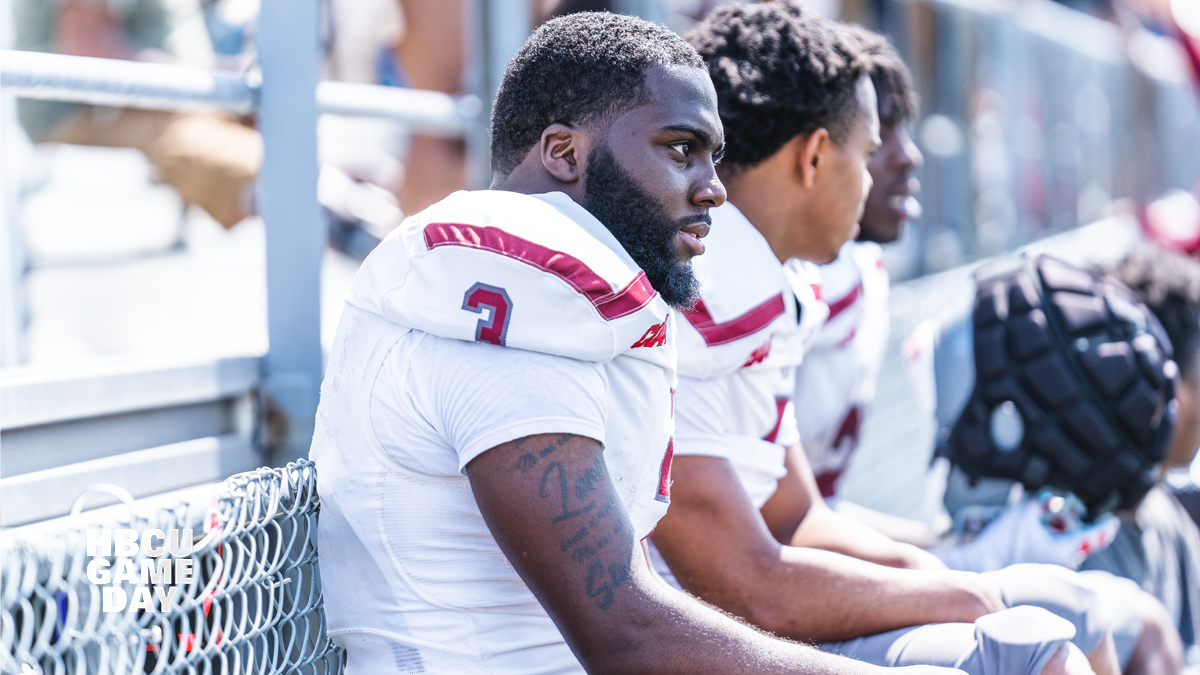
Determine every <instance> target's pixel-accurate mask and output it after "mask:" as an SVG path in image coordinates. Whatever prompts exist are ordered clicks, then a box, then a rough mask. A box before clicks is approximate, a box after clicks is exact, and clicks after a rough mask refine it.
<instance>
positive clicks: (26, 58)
mask: <svg viewBox="0 0 1200 675" xmlns="http://www.w3.org/2000/svg"><path fill="white" fill-rule="evenodd" d="M260 79H261V78H260V77H258V76H257V73H254V74H250V75H233V74H228V73H219V72H213V71H210V70H205V69H203V68H193V67H188V66H179V65H172V64H163V63H140V62H136V61H121V60H117V59H98V58H89V57H83V56H65V55H62V54H45V53H41V52H22V51H17V50H12V49H3V50H0V88H2V89H3V90H4V91H5V92H6V93H9V94H13V95H15V96H19V97H22V98H35V99H42V100H51V101H71V102H74V103H89V104H92V105H104V106H121V107H128V108H141V109H145V110H166V111H177V110H188V109H194V108H208V109H218V110H225V111H228V112H231V113H234V114H237V115H245V114H248V113H251V112H254V110H255V109H256V108H257V107H258V101H259V92H260V89H261V86H262V85H261V82H257V81H256V80H260ZM316 97H317V107H318V110H319V111H320V112H321V113H329V114H334V115H352V116H360V117H385V118H389V119H392V120H395V121H397V122H400V123H402V124H404V125H405V126H407V127H409V128H411V129H413V130H415V131H423V132H436V133H441V134H446V135H449V136H465V135H466V134H467V132H468V131H469V130H470V128H471V126H472V125H474V124H477V123H478V122H479V113H480V110H481V106H480V103H479V98H478V97H477V96H474V95H471V94H468V95H465V96H459V97H456V96H451V95H449V94H445V93H442V92H438V91H422V90H419V89H402V88H397V87H381V86H378V85H372V84H358V83H353V82H320V83H319V84H318V85H317V90H316Z"/></svg>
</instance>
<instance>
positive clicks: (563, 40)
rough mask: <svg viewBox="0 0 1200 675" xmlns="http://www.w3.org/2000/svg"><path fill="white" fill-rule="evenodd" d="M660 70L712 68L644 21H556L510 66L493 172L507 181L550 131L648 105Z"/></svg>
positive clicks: (498, 106)
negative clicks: (652, 75) (649, 84)
mask: <svg viewBox="0 0 1200 675" xmlns="http://www.w3.org/2000/svg"><path fill="white" fill-rule="evenodd" d="M654 66H690V67H694V68H704V62H703V61H701V60H700V56H699V55H698V54H696V50H695V49H692V47H691V46H690V45H689V44H688V43H687V42H685V41H684V40H683V38H681V37H679V36H678V35H676V34H675V33H672V32H671V31H670V30H668V29H666V28H664V27H662V26H659V25H658V24H654V23H650V22H648V21H645V20H643V19H639V18H637V17H632V16H625V15H621V14H609V13H607V12H580V13H578V14H570V15H567V16H562V17H558V18H556V19H552V20H550V21H547V22H546V23H545V24H543V25H542V26H541V27H540V28H538V29H537V30H536V31H534V33H533V35H531V36H529V39H528V40H526V41H525V44H524V45H523V46H522V47H521V49H520V51H518V52H517V54H516V56H514V57H513V58H512V60H511V61H509V62H508V68H507V69H506V70H505V71H504V78H503V79H502V80H501V82H500V89H499V91H497V92H496V101H495V103H494V104H493V105H492V129H491V135H492V172H493V173H495V174H496V175H498V176H506V175H508V174H509V173H511V172H512V170H513V169H515V168H516V167H517V165H518V164H520V163H521V161H522V160H523V159H524V158H525V155H526V154H527V153H528V152H529V149H530V148H531V147H533V146H534V145H535V144H536V143H537V142H538V140H539V139H540V138H541V136H542V131H544V130H545V129H546V127H548V126H550V125H551V124H555V123H563V124H571V125H575V126H589V125H592V124H595V123H597V122H602V121H604V120H605V119H608V118H610V117H611V116H612V115H614V114H617V113H620V112H622V111H625V110H628V109H630V108H633V107H636V106H637V105H639V104H641V103H643V102H644V101H645V87H644V85H645V82H646V71H648V70H649V69H650V68H652V67H654Z"/></svg>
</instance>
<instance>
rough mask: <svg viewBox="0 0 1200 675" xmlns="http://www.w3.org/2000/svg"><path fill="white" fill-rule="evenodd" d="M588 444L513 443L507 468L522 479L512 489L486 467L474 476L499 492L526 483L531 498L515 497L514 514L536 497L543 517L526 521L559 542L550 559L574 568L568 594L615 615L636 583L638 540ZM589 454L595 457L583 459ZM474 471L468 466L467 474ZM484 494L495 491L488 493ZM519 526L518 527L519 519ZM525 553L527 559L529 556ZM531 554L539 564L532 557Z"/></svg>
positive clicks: (553, 440) (564, 440)
mask: <svg viewBox="0 0 1200 675" xmlns="http://www.w3.org/2000/svg"><path fill="white" fill-rule="evenodd" d="M581 440H582V439H580V438H578V437H575V436H573V435H571V434H563V435H561V436H553V437H547V436H545V435H541V436H531V437H528V438H523V439H520V440H519V441H514V442H513V443H511V444H510V446H509V450H511V451H514V452H512V454H509V455H508V457H507V458H506V459H505V460H504V462H505V464H507V466H508V467H513V468H515V469H516V470H517V471H516V472H515V475H516V476H518V477H520V480H517V481H515V483H513V482H511V481H512V480H513V477H509V478H507V479H506V478H504V477H503V475H502V474H497V473H495V472H489V471H488V470H487V469H478V467H482V466H485V464H483V463H480V464H476V467H477V470H480V471H482V473H480V474H478V475H474V474H473V475H470V477H471V479H472V481H473V484H474V482H475V481H477V480H478V481H479V486H484V485H492V486H496V487H498V488H500V490H503V489H504V487H505V486H507V485H512V486H514V487H515V486H516V485H520V484H524V485H528V486H529V488H533V489H532V490H531V491H530V492H526V493H524V496H520V493H519V492H510V494H511V496H512V498H513V500H514V501H512V502H511V508H512V509H513V510H512V511H510V513H512V514H514V515H516V514H517V513H519V512H521V510H522V507H521V502H522V501H524V503H525V504H526V505H530V503H529V501H528V500H529V498H530V497H533V501H535V502H538V503H539V504H540V506H539V507H538V508H537V509H536V512H537V513H539V514H544V515H542V516H541V517H539V518H538V519H537V520H536V521H529V520H526V521H525V527H527V528H530V534H531V535H533V536H537V535H534V534H533V533H534V531H538V530H540V531H541V534H542V536H544V535H547V534H548V535H549V536H550V537H552V541H553V542H554V543H553V544H551V546H553V547H554V548H553V549H551V552H550V555H551V556H554V557H557V556H561V558H560V560H561V563H559V564H561V565H567V566H569V567H571V568H572V569H573V572H572V573H571V574H570V575H569V576H570V577H571V578H573V579H574V580H573V581H572V582H571V583H570V585H569V586H566V587H563V590H564V591H566V590H568V589H571V592H572V593H578V594H579V596H582V597H581V598H580V600H581V601H582V602H585V603H589V604H590V603H595V604H594V606H595V607H596V608H598V609H600V610H608V609H610V608H611V607H613V606H614V604H615V603H616V601H617V600H618V598H619V597H620V595H619V591H620V590H621V589H622V588H626V587H628V586H629V585H630V584H631V583H632V580H633V563H634V559H633V557H632V556H633V549H634V548H636V542H634V541H632V535H633V534H634V533H633V531H632V530H631V528H630V527H629V525H628V521H627V520H626V515H625V513H624V510H623V509H622V508H621V502H620V500H619V498H618V497H617V496H616V491H615V485H613V484H612V482H611V480H610V476H609V472H608V467H607V465H606V464H605V462H604V457H603V454H602V453H601V452H600V448H599V447H598V445H596V444H595V442H594V441H590V440H589V441H588V444H591V448H588V444H583V443H581V442H580V441H581ZM584 452H587V453H588V454H581V453H584ZM488 456H489V455H488V454H487V453H485V454H484V455H482V456H481V460H477V461H482V462H486V460H487V458H488ZM585 457H586V459H585ZM471 471H472V470H471V467H470V466H468V472H471ZM485 476H486V478H485ZM531 493H532V494H531ZM484 494H485V495H490V494H496V493H495V492H494V491H493V490H492V489H491V488H488V489H486V490H485V492H484ZM535 494H536V497H534V495H535ZM481 506H482V504H481ZM512 522H513V523H518V522H520V519H519V518H518V520H515V521H512ZM489 526H491V524H490V523H489ZM498 538H499V537H498ZM547 543H548V542H547ZM506 553H508V552H507V551H506ZM520 555H521V556H522V558H523V557H524V556H525V551H521V554H520ZM530 556H531V560H532V552H531V553H530ZM511 559H512V557H511V553H510V560H511ZM545 562H546V563H550V561H549V560H547V561H545Z"/></svg>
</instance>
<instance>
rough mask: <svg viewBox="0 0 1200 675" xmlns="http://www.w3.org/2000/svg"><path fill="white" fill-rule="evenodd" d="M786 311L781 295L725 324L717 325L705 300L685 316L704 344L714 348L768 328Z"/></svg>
mask: <svg viewBox="0 0 1200 675" xmlns="http://www.w3.org/2000/svg"><path fill="white" fill-rule="evenodd" d="M785 311H786V308H785V307H784V304H783V294H782V293H780V294H779V295H776V296H775V297H773V298H771V299H770V300H767V301H766V302H764V303H762V304H761V305H758V306H757V307H754V308H752V309H750V311H748V312H746V313H745V314H743V315H741V316H739V317H737V318H734V319H730V320H729V321H726V322H724V323H717V322H716V321H715V320H713V318H712V314H709V313H708V308H707V307H705V306H704V301H703V300H697V301H696V306H695V307H693V308H692V309H689V310H685V311H684V312H683V315H684V316H685V317H687V320H688V322H689V323H691V324H692V326H693V327H695V329H696V330H697V331H698V332H699V333H700V337H702V338H704V344H706V345H708V346H710V347H713V346H715V345H723V344H725V343H727V342H733V341H734V340H737V339H740V338H744V337H746V336H747V335H753V334H754V333H757V332H758V331H760V330H762V329H763V328H766V327H767V326H768V325H769V324H770V323H771V322H772V321H774V320H775V319H776V318H778V317H779V316H781V315H782V314H783V313H784V312H785Z"/></svg>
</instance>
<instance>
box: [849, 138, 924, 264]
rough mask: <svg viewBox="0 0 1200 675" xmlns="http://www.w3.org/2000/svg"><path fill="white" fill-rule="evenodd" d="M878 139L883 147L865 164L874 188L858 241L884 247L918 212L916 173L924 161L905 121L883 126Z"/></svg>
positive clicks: (864, 213) (919, 208)
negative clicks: (878, 244)
mask: <svg viewBox="0 0 1200 675" xmlns="http://www.w3.org/2000/svg"><path fill="white" fill-rule="evenodd" d="M880 137H881V138H882V141H883V142H882V144H881V145H880V146H879V149H878V150H877V151H875V154H873V155H871V159H870V160H869V161H868V162H867V169H868V170H869V171H870V172H871V178H872V180H873V185H872V187H871V192H870V194H868V195H867V203H866V206H865V207H864V208H863V215H862V219H861V220H860V221H859V225H860V226H861V228H862V231H861V233H859V235H858V238H859V239H861V240H863V241H873V242H876V243H880V244H887V243H890V242H893V241H896V239H898V238H899V237H900V233H901V232H903V231H904V224H905V223H907V222H908V221H909V220H912V219H913V218H916V217H917V216H919V215H920V213H921V206H920V204H919V203H917V199H916V195H917V193H918V192H919V191H920V190H921V182H920V181H919V180H917V177H916V175H915V174H916V172H917V171H918V170H920V168H921V166H922V165H924V164H925V158H924V157H923V156H922V155H921V150H920V149H919V148H917V144H916V143H914V142H913V139H912V135H911V134H909V129H908V125H907V124H906V121H904V120H902V121H900V122H896V123H891V124H884V125H883V128H882V130H881V132H880Z"/></svg>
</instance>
